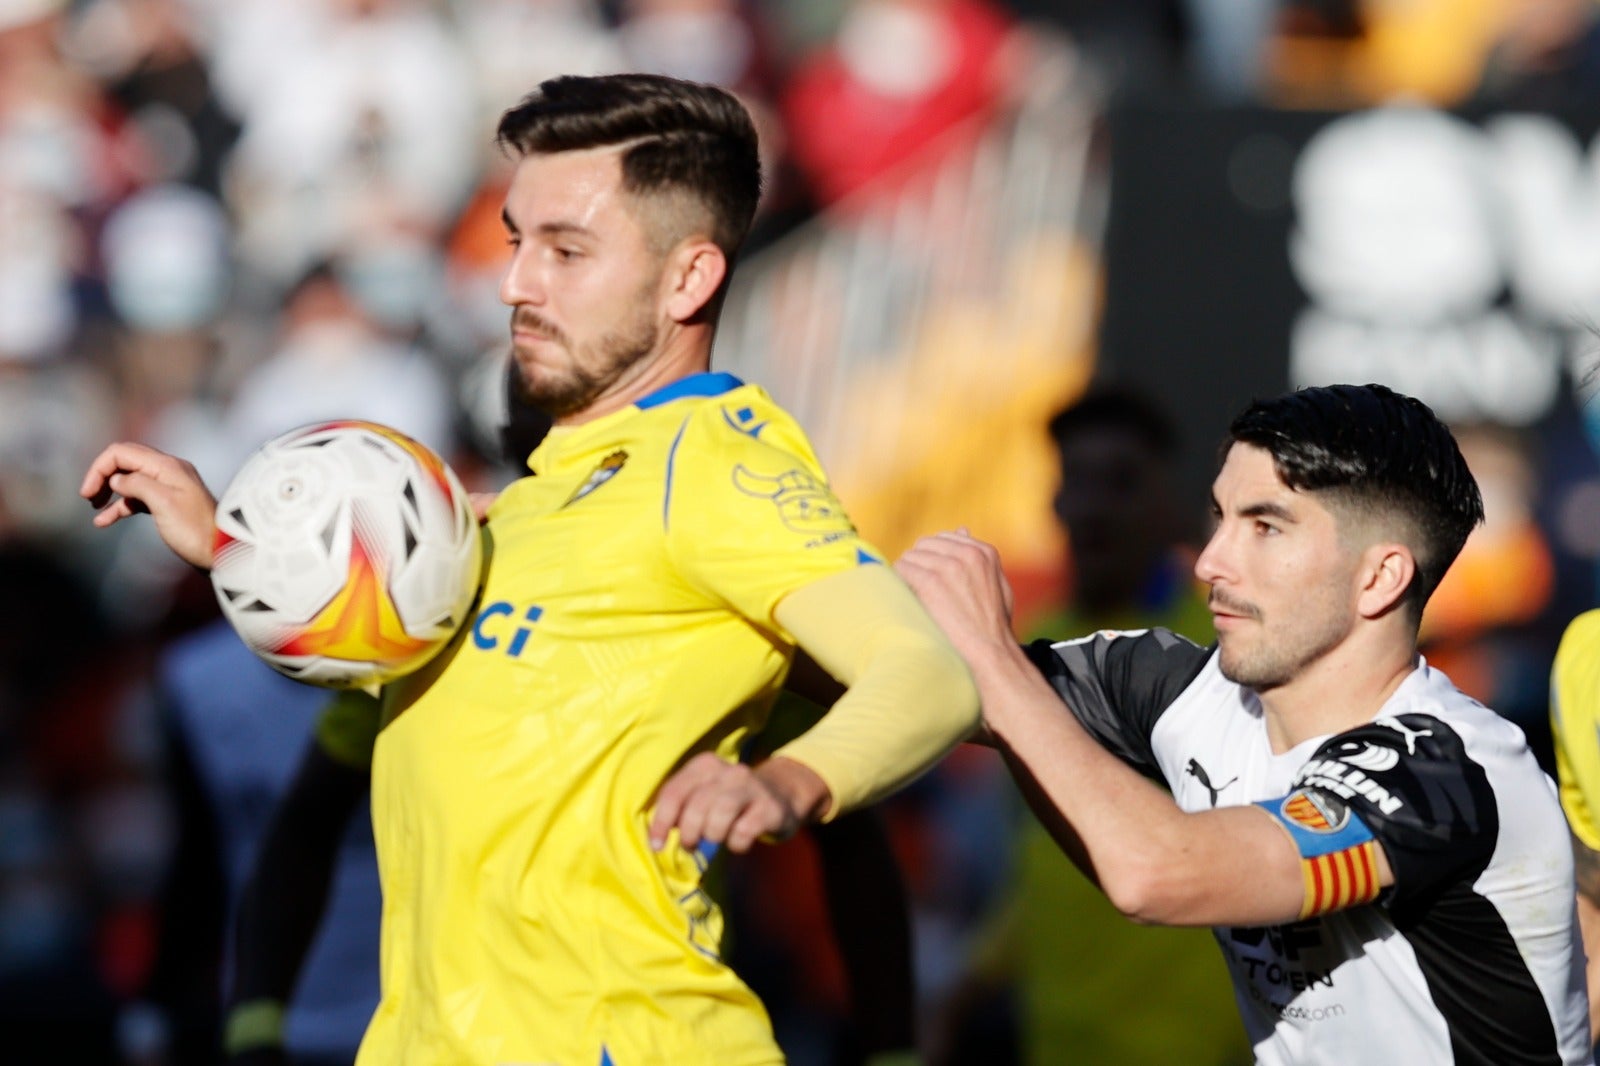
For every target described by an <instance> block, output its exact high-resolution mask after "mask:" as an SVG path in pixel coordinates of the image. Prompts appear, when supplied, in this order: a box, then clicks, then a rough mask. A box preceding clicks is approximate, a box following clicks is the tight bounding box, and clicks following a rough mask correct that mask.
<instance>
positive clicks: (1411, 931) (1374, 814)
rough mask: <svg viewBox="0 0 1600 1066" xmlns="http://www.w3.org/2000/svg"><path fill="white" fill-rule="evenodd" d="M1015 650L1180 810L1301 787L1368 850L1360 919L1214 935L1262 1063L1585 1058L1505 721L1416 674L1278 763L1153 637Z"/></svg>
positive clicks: (1560, 831) (1529, 763)
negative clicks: (1382, 886)
mask: <svg viewBox="0 0 1600 1066" xmlns="http://www.w3.org/2000/svg"><path fill="white" fill-rule="evenodd" d="M1028 654H1029V656H1030V658H1032V659H1033V661H1034V662H1035V664H1036V665H1038V666H1039V668H1040V669H1041V671H1042V672H1043V673H1044V674H1045V676H1046V677H1047V679H1048V680H1049V681H1050V682H1051V684H1052V685H1053V686H1054V687H1055V689H1056V691H1057V692H1058V693H1059V694H1060V695H1061V696H1062V699H1063V700H1064V701H1065V703H1066V704H1067V706H1068V707H1069V708H1070V709H1071V710H1072V713H1073V714H1074V716H1075V717H1076V718H1077V719H1078V720H1079V721H1080V722H1081V723H1082V724H1083V725H1084V726H1085V728H1087V729H1088V730H1089V731H1090V732H1091V733H1092V734H1094V735H1095V736H1096V738H1097V739H1098V740H1099V741H1100V742H1101V743H1102V744H1103V745H1104V746H1105V747H1107V748H1108V749H1109V750H1111V751H1112V752H1113V753H1115V754H1117V755H1118V756H1119V757H1121V758H1122V759H1124V761H1126V762H1128V763H1129V764H1130V765H1131V766H1133V767H1134V768H1135V769H1137V770H1139V771H1140V772H1142V773H1144V774H1146V775H1147V776H1149V777H1151V778H1153V779H1155V780H1157V781H1160V782H1161V783H1163V784H1165V785H1166V786H1167V787H1168V788H1169V789H1171V791H1172V793H1173V796H1174V798H1175V799H1176V800H1177V802H1178V804H1179V806H1180V807H1182V808H1183V809H1184V810H1186V811H1204V810H1209V809H1212V808H1214V807H1233V806H1242V805H1245V804H1250V803H1256V802H1261V801H1268V800H1277V799H1281V798H1283V797H1284V796H1286V795H1288V794H1289V793H1290V792H1292V791H1294V790H1295V789H1297V788H1305V789H1308V790H1310V791H1311V792H1312V793H1313V794H1314V796H1315V797H1316V799H1317V801H1318V803H1319V805H1322V806H1324V807H1325V808H1327V809H1332V810H1335V811H1341V810H1342V809H1343V808H1345V807H1348V808H1349V811H1350V813H1351V814H1352V815H1353V816H1354V817H1356V818H1359V819H1360V820H1361V822H1362V823H1363V824H1364V825H1365V826H1366V827H1367V829H1368V830H1370V831H1371V833H1372V834H1373V836H1374V837H1375V838H1376V839H1377V841H1378V843H1379V845H1380V846H1381V847H1382V848H1383V849H1384V852H1385V855H1386V856H1387V858H1388V860H1389V864H1390V867H1391V869H1392V870H1393V871H1394V875H1395V883H1394V885H1393V886H1392V887H1390V888H1389V889H1387V890H1385V891H1384V892H1383V893H1382V894H1381V895H1379V897H1378V899H1377V900H1376V901H1375V902H1373V903H1371V904H1367V905H1364V906H1357V907H1352V908H1349V909H1346V910H1341V911H1335V912H1333V913H1329V914H1325V915H1323V916H1321V917H1313V918H1309V919H1306V920H1304V921H1297V922H1289V923H1286V924H1282V925H1276V926H1268V927H1248V928H1247V927H1218V928H1216V929H1214V930H1213V932H1214V933H1215V935H1216V937H1217V941H1218V943H1219V944H1220V945H1221V947H1222V952H1223V956H1224V958H1225V959H1226V961H1227V964H1228V968H1229V971H1230V973H1231V975H1232V977H1233V983H1234V992H1235V997H1236V998H1237V1000H1238V1003H1239V1010H1240V1013H1241V1015H1242V1017H1243V1020H1244V1024H1245V1029H1246V1032H1247V1033H1248V1035H1249V1038H1250V1041H1251V1043H1252V1045H1253V1046H1254V1052H1255V1057H1256V1061H1257V1062H1258V1063H1261V1064H1263V1066H1280V1064H1281V1066H1288V1064H1295V1066H1306V1064H1323V1063H1326V1064H1329V1066H1333V1064H1338V1066H1350V1064H1357V1063H1359V1064H1362V1066H1373V1064H1381V1063H1395V1064H1404V1066H1412V1064H1432V1063H1475V1064H1484V1066H1510V1064H1521V1063H1529V1064H1532V1063H1552V1064H1574V1063H1591V1062H1593V1057H1592V1053H1591V1050H1590V1047H1589V1041H1588V1013H1587V1002H1586V997H1585V990H1584V976H1583V952H1582V949H1581V945H1580V942H1579V939H1578V931H1577V924H1576V914H1575V903H1574V889H1573V870H1572V857H1571V851H1570V848H1569V845H1568V837H1567V829H1566V823H1565V820H1564V818H1563V817H1562V814H1561V810H1560V807H1559V806H1558V804H1557V801H1556V794H1555V788H1554V785H1553V784H1552V783H1551V781H1550V779H1549V777H1548V776H1547V775H1546V774H1545V773H1544V772H1543V770H1542V769H1541V768H1540V767H1539V765H1538V763H1537V761H1536V760H1535V758H1534V756H1533V754H1532V752H1531V751H1530V749H1529V748H1528V745H1527V742H1526V739H1525V738H1524V736H1523V734H1522V731H1521V730H1520V729H1518V728H1517V727H1516V726H1515V725H1513V724H1512V723H1510V722H1508V721H1506V720H1505V719H1504V718H1502V717H1500V716H1499V715H1496V714H1495V713H1494V712H1492V711H1490V710H1488V709H1486V708H1485V707H1483V706H1482V705H1481V704H1479V703H1477V702H1476V701H1474V700H1472V699H1471V698H1469V697H1467V696H1466V695H1464V694H1463V693H1461V692H1460V691H1459V690H1458V689H1456V688H1455V686H1454V685H1453V684H1451V682H1450V680H1449V678H1447V677H1446V676H1445V675H1444V674H1442V673H1440V672H1439V671H1437V670H1434V669H1432V668H1431V667H1429V666H1428V665H1427V664H1426V663H1425V662H1423V661H1421V660H1420V659H1419V660H1418V665H1417V668H1416V670H1415V671H1413V672H1412V673H1411V674H1410V675H1409V676H1408V677H1407V678H1406V679H1405V681H1404V682H1402V684H1401V685H1400V687H1399V688H1398V689H1397V690H1396V691H1395V693H1394V695H1393V696H1391V697H1390V698H1389V700H1388V701H1387V702H1386V703H1385V704H1384V706H1383V708H1382V709H1381V711H1380V712H1379V714H1378V715H1377V716H1376V718H1375V719H1374V721H1372V722H1370V723H1368V724H1366V725H1363V726H1360V727H1358V728H1356V729H1352V730H1348V731H1346V732H1344V733H1340V734H1337V735H1335V736H1329V737H1318V738H1313V739H1311V740H1307V741H1305V742H1303V743H1301V744H1299V745H1297V746H1296V747H1294V748H1292V749H1290V750H1289V751H1286V752H1283V753H1281V754H1276V755H1275V754H1273V752H1272V748H1271V745H1270V743H1269V742H1268V739H1267V732H1266V724H1265V721H1264V719H1263V715H1262V710H1261V705H1260V703H1259V701H1258V700H1257V698H1256V696H1255V694H1254V693H1253V692H1252V691H1250V690H1249V689H1247V688H1244V687H1242V686H1240V685H1238V684H1235V683H1234V682H1232V681H1229V680H1227V679H1226V678H1225V677H1223V676H1222V673H1221V671H1220V669H1219V667H1218V661H1217V655H1216V653H1215V649H1210V648H1201V647H1198V646H1196V645H1194V644H1192V643H1191V642H1189V641H1188V640H1186V639H1184V638H1182V637H1180V636H1177V635H1175V634H1172V633H1170V632H1168V631H1166V630H1160V629H1155V630H1140V631H1135V632H1128V633H1117V632H1111V631H1105V632H1101V633H1097V634H1094V635H1092V636H1089V637H1085V638H1083V639H1081V640H1076V641H1065V642H1059V643H1055V644H1050V643H1048V642H1043V641H1041V642H1038V643H1036V644H1034V645H1033V646H1031V647H1030V648H1029V649H1028Z"/></svg>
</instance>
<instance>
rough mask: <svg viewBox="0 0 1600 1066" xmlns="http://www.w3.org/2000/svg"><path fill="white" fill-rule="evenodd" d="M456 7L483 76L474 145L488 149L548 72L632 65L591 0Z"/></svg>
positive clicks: (476, 0)
mask: <svg viewBox="0 0 1600 1066" xmlns="http://www.w3.org/2000/svg"><path fill="white" fill-rule="evenodd" d="M450 6H451V7H452V8H453V9H454V11H455V17H456V20H457V21H458V22H459V24H460V27H461V36H462V43H463V45H464V46H465V48H466V52H467V55H468V56H469V58H470V62H471V65H472V69H473V70H474V71H475V72H476V75H477V85H478V92H477V97H478V100H479V101H480V103H479V116H478V121H477V125H476V130H477V132H476V134H475V135H474V136H475V141H474V143H475V144H477V145H478V146H480V149H481V150H482V151H483V152H485V153H488V152H490V151H491V149H490V146H491V145H492V143H493V141H494V128H495V124H496V123H497V122H498V121H499V119H500V113H501V111H503V110H504V109H505V107H506V104H507V103H508V102H509V101H513V100H519V99H521V98H522V96H523V95H524V94H526V93H527V92H528V91H530V90H531V89H532V88H533V87H534V86H535V85H537V84H539V82H541V81H543V80H544V79H545V78H549V77H554V76H555V75H557V74H607V73H614V72H618V71H621V70H624V69H626V63H625V61H624V60H623V57H622V50H621V47H620V46H619V44H618V42H617V37H616V34H615V33H614V32H613V31H612V30H611V29H610V28H609V27H608V26H606V24H605V20H604V19H603V18H601V15H600V10H599V6H598V5H597V4H595V3H593V2H592V0H451V4H450ZM497 204H498V201H497ZM496 211H497V212H498V206H497V208H496Z"/></svg>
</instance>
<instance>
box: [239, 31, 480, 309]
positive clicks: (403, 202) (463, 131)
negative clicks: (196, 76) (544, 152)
mask: <svg viewBox="0 0 1600 1066" xmlns="http://www.w3.org/2000/svg"><path fill="white" fill-rule="evenodd" d="M259 6H260V5H259V4H251V5H247V7H246V11H245V13H244V14H245V15H246V16H247V17H244V18H241V19H240V20H239V22H240V23H241V26H240V27H239V28H238V29H235V30H232V31H230V32H229V33H228V35H227V38H226V39H225V40H224V41H223V42H220V44H219V50H218V60H219V64H221V65H220V66H219V74H228V73H229V72H230V71H229V64H232V65H234V66H235V67H238V68H242V69H240V70H236V71H234V72H233V75H234V77H235V79H236V81H237V82H238V87H237V89H236V92H237V95H238V103H237V106H238V108H239V113H240V117H241V119H242V121H243V127H244V128H243V133H242V134H241V136H240V140H239V143H238V145H237V147H236V148H235V150H234V152H233V154H232V156H231V157H230V160H229V172H228V180H227V188H228V200H229V205H230V207H231V208H232V209H233V212H234V215H235V217H236V218H237V219H238V220H239V225H240V227H241V228H240V233H239V251H240V255H241V258H242V260H243V262H244V264H245V265H246V266H248V267H249V268H251V269H252V270H253V271H256V272H259V273H260V274H261V275H262V276H264V277H265V278H267V279H268V280H270V281H271V282H273V283H276V284H280V285H281V284H283V283H285V282H287V281H288V280H289V279H291V278H293V277H295V276H296V275H298V274H299V273H301V272H302V271H304V270H305V269H306V268H307V267H309V266H310V265H311V264H312V263H313V262H315V261H317V260H318V259H321V258H325V257H327V256H330V255H332V254H334V253H335V252H336V251H339V250H341V249H344V248H348V247H350V241H351V239H352V238H355V237H359V236H361V235H363V234H365V233H367V232H369V231H370V230H371V229H373V228H374V226H381V227H382V228H384V229H385V230H387V231H391V232H392V231H394V230H395V229H396V228H401V229H408V230H410V231H413V232H418V233H421V234H424V235H426V236H427V237H428V239H433V238H434V237H435V236H436V235H437V233H438V232H439V231H440V230H441V229H442V227H443V226H444V225H445V224H446V223H447V222H448V220H449V219H450V218H451V217H453V216H454V214H455V212H456V211H457V209H458V208H459V206H460V204H461V203H462V202H463V201H464V199H465V197H466V196H467V194H468V192H469V191H470V189H471V187H472V182H473V179H474V176H475V175H476V173H477V170H478V167H479V165H480V163H481V160H482V156H483V153H484V152H485V151H486V149H487V145H486V144H484V143H483V141H482V140H481V138H480V135H481V128H480V125H479V122H478V117H479V113H478V102H477V97H476V94H475V85H476V82H475V79H474V78H473V77H472V70H471V67H470V66H469V65H468V62H467V58H466V54H465V52H464V51H463V50H462V48H461V45H460V43H459V42H458V40H457V39H456V37H455V36H454V35H453V34H452V33H451V31H450V29H449V28H448V27H447V25H446V24H445V23H444V22H443V20H442V19H441V18H440V17H439V16H438V15H437V13H436V12H434V11H433V10H432V9H431V7H429V6H427V5H425V4H424V3H423V2H422V0H336V2H331V3H327V4H325V5H319V6H314V7H312V8H311V9H310V10H302V11H300V14H299V17H298V19H295V20H285V19H284V18H283V16H281V15H276V16H274V15H266V16H263V17H264V18H265V19H266V20H267V22H268V24H269V25H277V26H278V36H279V38H280V41H279V43H278V49H277V50H276V51H273V52H270V53H269V54H270V55H271V57H272V62H271V64H270V65H269V66H266V67H260V66H257V65H254V64H257V63H258V62H259V59H258V53H260V52H262V51H265V50H264V49H263V47H262V43H261V42H260V41H250V40H248V39H245V40H241V39H239V36H238V35H239V34H240V33H242V32H245V31H246V30H247V29H248V28H249V26H250V22H251V19H250V18H249V17H248V15H249V12H250V11H251V9H254V8H258V7H259ZM268 6H269V7H270V6H271V5H270V4H269V5H268ZM286 6H287V7H288V8H291V9H299V8H303V7H304V6H305V5H303V4H300V5H296V4H289V5H286ZM279 23H282V24H281V25H278V24H279ZM394 220H404V223H403V224H399V225H397V224H396V222H395V221H394Z"/></svg>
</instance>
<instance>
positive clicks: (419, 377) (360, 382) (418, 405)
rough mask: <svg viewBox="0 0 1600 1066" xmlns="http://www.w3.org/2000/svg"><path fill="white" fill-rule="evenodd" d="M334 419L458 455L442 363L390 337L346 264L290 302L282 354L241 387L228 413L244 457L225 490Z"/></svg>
mask: <svg viewBox="0 0 1600 1066" xmlns="http://www.w3.org/2000/svg"><path fill="white" fill-rule="evenodd" d="M329 418H364V419H367V420H369V421H373V422H382V423H383V424H385V425H388V426H392V427H393V428H395V429H398V430H400V431H401V432H402V433H406V434H409V435H410V436H412V437H415V438H416V439H417V440H420V441H421V442H423V443H424V444H426V445H428V446H429V447H430V448H433V449H434V450H435V451H437V452H439V453H440V454H441V455H448V454H449V453H450V451H451V424H452V418H453V412H452V406H451V399H450V390H449V388H448V387H447V386H446V384H445V382H444V380H443V378H442V376H441V374H440V372H439V370H438V369H437V367H435V365H434V363H433V361H432V359H431V358H430V357H429V356H428V354H427V353H426V352H424V351H422V350H421V349H419V348H416V347H414V346H409V345H405V344H401V343H398V342H396V341H394V340H391V339H389V338H388V337H385V336H384V335H383V333H382V332H381V331H380V330H379V329H378V328H377V327H376V326H375V325H374V323H373V321H372V319H371V318H370V317H369V316H368V315H367V313H366V312H365V310H364V308H363V307H362V305H361V304H360V302H359V301H358V300H357V299H356V297H355V295H354V294H353V293H351V291H350V289H349V287H348V286H347V285H346V284H345V283H344V281H343V278H342V276H341V273H340V271H339V269H338V267H337V265H336V264H321V265H318V266H316V267H314V268H312V269H311V270H310V271H309V272H308V273H307V274H306V276H305V277H304V278H302V279H301V280H300V282H299V283H298V284H297V285H296V286H295V287H294V289H293V291H292V292H291V293H290V295H289V297H288V299H287V300H286V302H285V305H284V311H283V320H282V326H281V330H280V340H279V346H278V348H277V350H276V351H274V352H273V353H272V354H271V355H270V356H269V357H268V358H267V359H265V360H264V361H262V362H261V363H259V364H257V365H256V366H255V367H253V368H252V369H251V370H250V371H249V372H248V373H247V374H246V375H245V377H244V379H243V380H242V381H240V383H239V386H238V390H237V392H236V393H235V395H234V399H233V403H232V405H231V406H230V408H229V410H228V424H229V430H230V432H231V434H232V437H233V442H234V450H233V454H232V455H230V456H228V457H227V459H228V461H226V462H223V463H222V464H221V468H222V469H223V475H222V477H221V478H219V479H217V480H218V483H223V484H225V483H226V481H227V479H228V478H231V477H232V475H233V472H234V470H236V469H237V468H238V465H239V464H240V463H242V462H243V461H244V459H245V458H246V457H247V456H248V454H249V452H250V451H251V450H253V449H254V448H256V447H257V446H258V445H260V444H261V443H262V442H264V441H266V440H267V439H268V438H270V437H274V436H277V435H278V434H279V433H283V432H285V431H286V430H289V429H293V428H294V427H295V426H299V425H303V424H305V423H307V422H314V421H317V420H319V419H329ZM196 465H197V466H198V465H199V463H198V461H197V462H196ZM201 472H202V473H203V474H204V473H207V471H206V470H204V469H203V468H202V471H201Z"/></svg>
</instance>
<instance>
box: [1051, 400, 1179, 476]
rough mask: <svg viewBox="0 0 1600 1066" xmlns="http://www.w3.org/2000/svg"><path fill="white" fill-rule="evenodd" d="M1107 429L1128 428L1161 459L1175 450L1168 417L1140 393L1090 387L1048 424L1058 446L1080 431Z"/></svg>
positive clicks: (1174, 430) (1173, 428)
mask: <svg viewBox="0 0 1600 1066" xmlns="http://www.w3.org/2000/svg"><path fill="white" fill-rule="evenodd" d="M1106 428H1110V429H1124V430H1127V431H1129V432H1130V433H1132V434H1133V435H1134V436H1136V437H1138V438H1139V440H1140V442H1141V443H1143V444H1144V446H1145V447H1147V448H1149V449H1150V451H1151V452H1152V453H1153V454H1155V455H1156V456H1158V457H1160V458H1162V459H1172V458H1174V457H1175V456H1176V455H1177V453H1178V430H1177V427H1176V425H1175V424H1174V423H1173V421H1172V418H1171V416H1170V415H1168V414H1167V412H1166V411H1165V410H1163V409H1162V408H1161V407H1160V405H1158V404H1157V403H1156V402H1155V400H1153V399H1151V398H1150V397H1148V396H1146V395H1145V394H1144V393H1142V392H1134V391H1131V390H1127V389H1119V388H1110V387H1104V388H1095V389H1091V390H1090V391H1089V392H1087V393H1085V394H1084V395H1083V396H1082V397H1080V398H1079V399H1078V400H1076V401H1074V402H1073V403H1070V404H1068V405H1067V406H1066V407H1064V408H1062V409H1061V410H1060V411H1058V412H1056V414H1055V416H1054V417H1053V418H1051V419H1050V425H1049V430H1050V439H1051V440H1052V441H1054V442H1055V445H1056V447H1057V448H1061V447H1063V446H1064V445H1065V444H1066V443H1067V441H1069V440H1071V439H1072V438H1073V437H1075V436H1076V435H1077V434H1079V433H1082V432H1085V431H1087V430H1095V429H1106Z"/></svg>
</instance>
